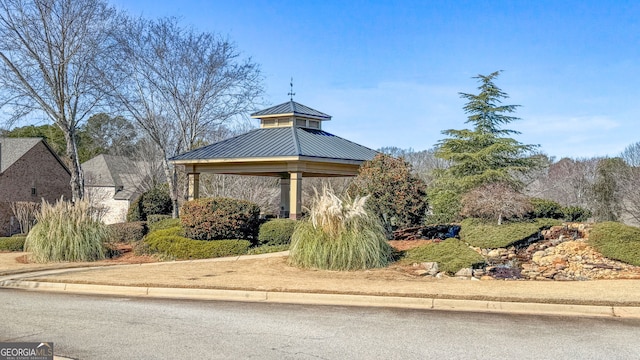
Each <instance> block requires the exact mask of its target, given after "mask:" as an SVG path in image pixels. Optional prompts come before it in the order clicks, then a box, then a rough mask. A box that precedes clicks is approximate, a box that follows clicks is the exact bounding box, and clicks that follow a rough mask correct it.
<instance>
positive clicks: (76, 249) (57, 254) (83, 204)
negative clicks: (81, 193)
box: [24, 200, 109, 263]
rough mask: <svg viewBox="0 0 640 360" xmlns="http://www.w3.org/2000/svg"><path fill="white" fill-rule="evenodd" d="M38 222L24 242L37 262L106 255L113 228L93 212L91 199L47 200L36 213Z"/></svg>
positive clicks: (86, 259)
mask: <svg viewBox="0 0 640 360" xmlns="http://www.w3.org/2000/svg"><path fill="white" fill-rule="evenodd" d="M36 219H37V220H38V223H37V224H36V225H35V226H34V227H33V228H32V229H31V231H30V232H29V235H27V239H26V241H25V244H24V248H25V251H28V252H31V254H30V256H29V258H30V260H32V261H34V262H39V263H42V262H53V261H94V260H100V259H104V258H105V247H104V243H105V241H107V240H108V239H109V229H108V228H107V226H106V225H104V224H103V223H102V222H100V221H99V220H98V216H97V215H96V214H93V213H92V208H91V206H90V205H89V203H88V202H87V201H78V202H76V203H75V204H71V203H67V202H63V201H61V200H58V202H57V203H56V204H54V205H50V204H48V203H46V202H44V201H43V203H42V207H41V209H40V212H39V213H38V214H37V215H36Z"/></svg>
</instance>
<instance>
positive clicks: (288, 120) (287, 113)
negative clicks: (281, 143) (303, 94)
mask: <svg viewBox="0 0 640 360" xmlns="http://www.w3.org/2000/svg"><path fill="white" fill-rule="evenodd" d="M251 117H252V118H254V119H260V128H277V127H300V128H308V129H316V130H322V122H323V121H329V120H331V116H330V115H327V114H325V113H322V112H320V111H318V110H314V109H312V108H310V107H308V106H305V105H302V104H300V103H297V102H295V101H293V100H291V101H289V102H286V103H283V104H280V105H276V106H273V107H270V108H268V109H264V110H261V111H258V112H256V113H253V114H251Z"/></svg>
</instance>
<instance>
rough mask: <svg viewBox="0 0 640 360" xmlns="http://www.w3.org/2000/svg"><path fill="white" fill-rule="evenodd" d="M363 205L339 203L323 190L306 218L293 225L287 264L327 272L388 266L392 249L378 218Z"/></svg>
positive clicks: (362, 200) (358, 200) (359, 200)
mask: <svg viewBox="0 0 640 360" xmlns="http://www.w3.org/2000/svg"><path fill="white" fill-rule="evenodd" d="M365 201H366V198H356V199H354V200H351V199H344V200H340V199H338V198H337V197H336V196H335V195H333V194H331V193H329V192H328V190H327V189H326V188H325V189H324V192H323V194H322V195H319V196H316V199H315V201H314V204H313V206H312V207H311V211H310V214H309V218H308V219H306V220H302V221H300V222H299V223H298V224H297V225H296V228H295V230H294V232H293V235H292V237H291V246H290V254H289V262H290V263H291V264H293V265H295V266H299V267H304V268H317V269H326V270H358V269H368V268H375V267H384V266H387V264H388V263H389V261H390V258H391V247H390V246H389V243H388V242H387V238H386V236H385V232H384V229H383V227H382V224H381V223H380V220H379V219H378V217H377V216H375V215H373V214H370V213H369V212H367V211H366V210H365Z"/></svg>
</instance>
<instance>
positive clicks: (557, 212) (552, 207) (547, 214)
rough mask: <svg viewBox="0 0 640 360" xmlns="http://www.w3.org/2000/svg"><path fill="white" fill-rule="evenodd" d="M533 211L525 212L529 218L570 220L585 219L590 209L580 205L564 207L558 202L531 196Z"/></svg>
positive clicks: (589, 215)
mask: <svg viewBox="0 0 640 360" xmlns="http://www.w3.org/2000/svg"><path fill="white" fill-rule="evenodd" d="M530 201H531V205H533V211H532V212H530V213H529V214H527V217H528V218H529V219H561V220H564V221H570V222H581V221H586V220H587V219H588V218H589V217H591V211H589V210H587V209H585V208H581V207H580V206H567V207H564V206H562V205H560V204H559V203H557V202H555V201H552V200H547V199H540V198H532V199H531V200H530Z"/></svg>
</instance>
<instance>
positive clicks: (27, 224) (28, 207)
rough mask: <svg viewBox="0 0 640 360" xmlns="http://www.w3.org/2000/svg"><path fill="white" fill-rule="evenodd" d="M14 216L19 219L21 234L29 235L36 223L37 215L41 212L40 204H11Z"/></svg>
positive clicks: (18, 202)
mask: <svg viewBox="0 0 640 360" xmlns="http://www.w3.org/2000/svg"><path fill="white" fill-rule="evenodd" d="M10 206H11V211H12V212H13V215H14V216H15V217H16V219H18V224H19V225H20V233H21V234H27V233H29V231H31V228H32V227H33V225H35V223H36V213H37V212H38V211H39V210H40V203H36V202H29V201H16V202H12V203H11V204H10Z"/></svg>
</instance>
